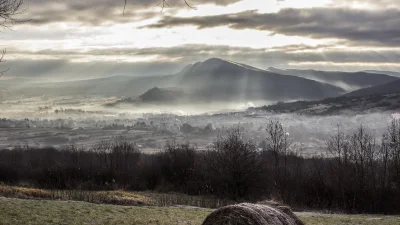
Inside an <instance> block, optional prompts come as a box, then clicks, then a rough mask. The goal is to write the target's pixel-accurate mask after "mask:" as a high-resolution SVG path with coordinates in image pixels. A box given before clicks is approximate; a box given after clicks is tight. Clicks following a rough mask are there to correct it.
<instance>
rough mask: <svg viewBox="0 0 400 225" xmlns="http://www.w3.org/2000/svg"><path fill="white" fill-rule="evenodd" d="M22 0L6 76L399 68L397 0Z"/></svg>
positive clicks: (4, 35) (6, 43) (7, 41)
mask: <svg viewBox="0 0 400 225" xmlns="http://www.w3.org/2000/svg"><path fill="white" fill-rule="evenodd" d="M188 2H189V3H190V4H191V5H193V6H195V7H196V8H197V10H191V9H189V8H188V7H186V6H185V4H184V3H183V0H169V1H168V3H169V5H170V6H171V8H167V9H164V10H163V11H162V12H161V9H160V7H157V6H155V5H156V4H157V3H158V0H155V1H153V0H128V4H127V6H126V11H125V15H124V16H123V15H122V10H123V0H25V3H24V6H23V9H26V11H25V12H24V13H23V14H22V15H21V16H20V17H19V18H20V19H29V21H27V22H24V23H21V24H17V25H15V26H14V27H13V28H12V31H10V30H3V31H2V32H1V33H0V38H1V39H2V40H3V41H2V42H1V47H3V48H7V52H8V54H7V56H6V60H7V62H6V63H2V64H1V67H2V68H10V72H8V73H7V75H6V76H8V77H49V78H52V79H76V78H80V79H85V78H92V77H102V76H114V75H132V76H145V75H156V74H171V73H175V72H177V71H179V70H180V69H182V68H183V67H184V66H185V65H187V64H189V63H194V62H197V61H203V60H205V59H207V58H210V57H221V58H226V59H229V60H233V61H238V62H242V63H246V64H250V65H253V66H257V67H260V68H268V67H270V66H273V67H279V68H304V69H324V70H346V71H356V70H367V69H374V70H392V71H400V0H304V1H300V0H284V1H277V0H188Z"/></svg>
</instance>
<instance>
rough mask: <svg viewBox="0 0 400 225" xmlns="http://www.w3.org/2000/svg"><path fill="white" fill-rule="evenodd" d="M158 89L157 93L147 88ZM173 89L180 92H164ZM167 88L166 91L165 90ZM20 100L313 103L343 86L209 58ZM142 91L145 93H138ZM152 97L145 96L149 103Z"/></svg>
mask: <svg viewBox="0 0 400 225" xmlns="http://www.w3.org/2000/svg"><path fill="white" fill-rule="evenodd" d="M154 87H158V88H159V89H154V90H151V91H150V92H149V93H145V92H147V91H149V90H150V89H152V88H154ZM165 88H178V89H180V90H183V92H184V93H179V94H177V93H170V92H165ZM169 90H171V89H169ZM14 92H15V93H17V94H18V95H24V96H42V95H46V96H85V95H95V96H106V97H108V96H116V97H118V98H120V99H131V100H132V101H136V100H135V99H138V98H140V97H142V98H146V97H147V96H148V95H150V94H154V95H151V96H153V97H154V99H159V100H160V101H162V100H163V97H162V95H166V96H167V97H166V99H165V100H168V101H169V100H170V99H169V98H172V96H173V95H184V98H185V99H186V100H188V101H190V102H191V103H195V102H196V101H201V102H210V101H214V102H220V101H223V102H224V101H230V102H248V101H258V100H260V101H282V100H301V99H302V100H315V99H323V98H327V97H336V96H340V95H342V94H344V93H345V92H346V91H345V90H344V89H343V88H340V87H337V86H335V85H332V84H327V83H323V82H319V81H315V80H312V79H307V78H303V77H298V76H291V75H282V74H279V73H274V72H270V71H266V70H263V69H259V68H255V67H253V66H249V65H245V64H241V63H236V62H231V61H228V60H222V59H218V58H211V59H208V60H206V61H204V62H198V63H195V64H192V65H188V66H187V67H185V68H184V69H183V70H182V71H181V72H179V73H177V74H174V75H166V76H148V77H129V76H114V77H108V78H99V79H90V80H80V81H68V82H53V83H36V84H29V85H25V86H22V87H19V88H16V89H14ZM144 93H145V94H144ZM153 97H150V99H152V98H153Z"/></svg>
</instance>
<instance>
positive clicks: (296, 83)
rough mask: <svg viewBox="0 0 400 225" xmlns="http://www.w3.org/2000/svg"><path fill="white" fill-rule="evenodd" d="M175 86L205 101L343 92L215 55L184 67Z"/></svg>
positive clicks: (313, 96) (315, 96)
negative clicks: (215, 56)
mask: <svg viewBox="0 0 400 225" xmlns="http://www.w3.org/2000/svg"><path fill="white" fill-rule="evenodd" d="M178 86H179V87H182V88H185V89H187V90H190V91H191V93H192V95H194V96H197V99H198V100H207V101H210V100H215V101H256V100H293V99H309V100H310V99H322V98H327V97H334V96H339V95H341V94H343V93H345V90H343V89H342V88H339V87H336V86H334V85H331V84H326V83H321V82H318V81H315V80H310V79H306V78H302V77H297V76H287V75H282V74H278V73H273V72H270V71H266V70H262V69H259V68H255V67H252V66H248V65H244V64H241V63H236V62H231V61H228V60H222V59H218V58H211V59H208V60H206V61H204V62H198V63H196V64H193V65H192V66H191V67H190V68H186V69H185V71H184V72H183V73H182V74H180V79H178Z"/></svg>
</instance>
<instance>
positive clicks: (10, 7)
mask: <svg viewBox="0 0 400 225" xmlns="http://www.w3.org/2000/svg"><path fill="white" fill-rule="evenodd" d="M22 3H23V0H0V18H1V21H0V27H1V28H10V27H11V26H12V25H14V24H15V23H16V22H18V20H17V19H16V18H15V16H16V15H18V14H20V13H22V11H20V8H21V5H22ZM5 54H6V50H5V49H4V50H3V52H2V53H1V56H0V63H1V62H4V56H5ZM7 71H8V69H6V70H3V71H0V78H1V77H2V76H3V74H4V73H5V72H7Z"/></svg>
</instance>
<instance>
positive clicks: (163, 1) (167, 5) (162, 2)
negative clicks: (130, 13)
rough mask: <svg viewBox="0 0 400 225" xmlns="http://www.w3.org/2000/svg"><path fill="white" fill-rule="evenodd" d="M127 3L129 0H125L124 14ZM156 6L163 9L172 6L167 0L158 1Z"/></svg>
mask: <svg viewBox="0 0 400 225" xmlns="http://www.w3.org/2000/svg"><path fill="white" fill-rule="evenodd" d="M182 1H183V3H184V4H185V5H186V6H187V7H188V8H190V9H196V7H193V6H192V5H191V4H189V2H188V1H187V0H182ZM126 4H127V0H124V10H123V14H125V9H126ZM156 6H158V7H161V11H163V10H164V8H167V7H171V6H170V5H169V4H168V2H167V0H161V1H160V2H158V3H157V4H156Z"/></svg>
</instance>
